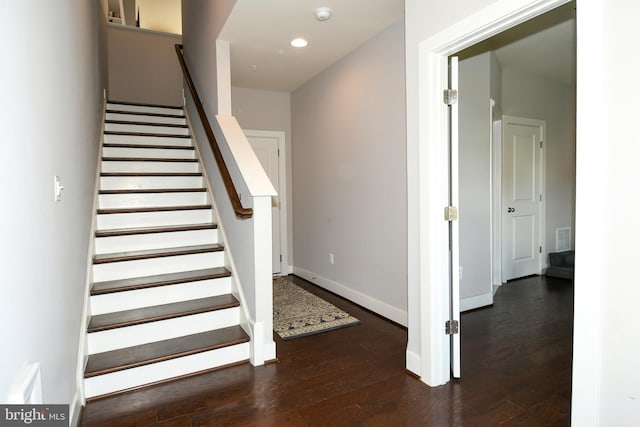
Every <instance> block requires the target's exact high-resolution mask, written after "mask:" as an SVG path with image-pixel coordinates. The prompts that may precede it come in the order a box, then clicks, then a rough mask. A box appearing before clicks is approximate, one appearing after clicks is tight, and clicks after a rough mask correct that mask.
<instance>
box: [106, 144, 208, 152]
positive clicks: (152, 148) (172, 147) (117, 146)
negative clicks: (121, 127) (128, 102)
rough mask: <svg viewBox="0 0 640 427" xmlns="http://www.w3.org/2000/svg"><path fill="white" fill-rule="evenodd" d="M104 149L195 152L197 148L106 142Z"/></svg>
mask: <svg viewBox="0 0 640 427" xmlns="http://www.w3.org/2000/svg"><path fill="white" fill-rule="evenodd" d="M102 146H103V147H107V148H146V149H150V150H187V151H194V150H195V148H194V147H193V146H185V145H162V144H159V145H155V144H153V145H152V144H123V143H113V142H105V143H104V144H102Z"/></svg>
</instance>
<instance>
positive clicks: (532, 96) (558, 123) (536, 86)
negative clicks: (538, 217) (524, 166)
mask: <svg viewBox="0 0 640 427" xmlns="http://www.w3.org/2000/svg"><path fill="white" fill-rule="evenodd" d="M573 96H574V92H573V88H572V86H571V85H567V84H562V83H558V82H553V81H550V80H546V79H544V78H541V77H539V76H537V75H534V74H530V73H527V72H523V71H521V70H515V69H513V68H510V67H506V68H503V69H502V111H503V113H504V114H507V115H510V116H520V117H527V118H531V119H540V120H546V122H547V140H546V141H545V144H546V146H545V150H546V152H545V163H546V168H545V173H546V176H545V179H546V185H545V197H546V235H545V239H544V242H543V243H544V245H543V246H544V248H543V249H544V251H543V255H544V258H543V262H544V264H546V263H547V258H548V257H547V254H548V253H549V252H554V251H555V230H556V228H558V227H571V231H572V236H573V234H574V233H575V227H574V224H573V210H574V199H575V112H574V110H573V108H574V101H573Z"/></svg>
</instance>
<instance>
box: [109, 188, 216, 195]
mask: <svg viewBox="0 0 640 427" xmlns="http://www.w3.org/2000/svg"><path fill="white" fill-rule="evenodd" d="M206 191H207V189H206V188H203V187H199V188H128V189H123V190H100V191H98V193H99V194H147V193H204V192H206Z"/></svg>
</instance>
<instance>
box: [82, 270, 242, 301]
mask: <svg viewBox="0 0 640 427" xmlns="http://www.w3.org/2000/svg"><path fill="white" fill-rule="evenodd" d="M230 276H231V272H230V271H229V270H227V269H226V268H225V267H215V268H207V269H203V270H192V271H183V272H180V273H168V274H158V275H154V276H146V277H135V278H131V279H120V280H109V281H105V282H96V283H94V284H93V286H92V287H91V295H104V294H110V293H115V292H124V291H133V290H137V289H147V288H155V287H159V286H168V285H177V284H180V283H187V282H199V281H201V280H211V279H220V278H223V277H230Z"/></svg>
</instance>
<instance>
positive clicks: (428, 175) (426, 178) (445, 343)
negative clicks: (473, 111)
mask: <svg viewBox="0 0 640 427" xmlns="http://www.w3.org/2000/svg"><path fill="white" fill-rule="evenodd" d="M568 2H569V1H568V0H540V1H535V2H530V3H527V7H522V5H520V6H517V5H514V4H512V3H510V2H498V3H495V4H494V6H495V7H486V8H484V9H482V11H481V12H479V13H477V14H475V15H473V16H472V17H470V18H473V19H467V20H462V21H460V22H458V23H457V24H455V25H453V26H450V27H448V28H446V29H445V30H443V31H442V32H440V33H437V34H435V35H433V36H431V37H429V38H428V39H426V40H424V41H422V42H420V43H419V44H418V85H419V87H420V88H422V89H421V92H420V94H419V99H418V110H419V111H421V114H420V117H419V118H418V134H417V138H416V144H417V148H416V147H415V146H413V142H411V144H412V145H411V146H409V147H408V149H410V150H413V151H417V153H418V157H417V159H416V161H415V164H414V163H410V167H409V168H408V174H409V175H413V174H416V176H417V182H416V183H415V184H416V185H415V188H416V189H417V191H415V192H413V193H412V194H413V195H414V196H415V197H416V198H417V202H416V203H417V205H418V206H420V211H419V212H418V213H417V215H416V218H415V221H413V220H414V218H410V231H411V230H412V228H413V224H418V225H417V230H419V231H420V235H419V236H418V245H417V247H418V248H419V250H420V251H424V253H425V254H426V256H424V257H422V258H421V259H420V262H419V263H417V264H416V265H415V267H414V268H413V270H412V271H410V274H412V275H414V277H415V280H414V281H412V282H411V283H410V288H409V292H410V294H411V293H413V292H415V293H416V294H417V295H420V298H421V299H420V303H419V304H418V306H417V307H416V308H417V311H414V308H413V307H410V310H409V311H410V313H409V322H410V330H411V327H413V326H415V325H418V326H419V328H418V330H417V334H419V340H418V341H417V343H418V345H419V353H414V351H415V350H414V346H413V345H412V343H411V342H410V345H409V349H408V350H407V368H408V369H409V370H411V371H413V372H416V373H418V374H419V375H421V377H422V380H423V381H424V382H426V383H427V384H430V385H433V386H435V385H439V384H444V383H446V382H448V381H449V379H450V360H451V354H450V351H451V349H450V337H449V336H448V335H446V334H445V333H444V332H443V328H442V325H443V324H445V323H446V322H447V320H448V319H449V318H450V315H451V313H450V311H449V309H448V307H449V300H450V293H449V291H448V290H447V289H446V288H445V287H443V286H442V284H443V283H448V282H449V280H448V279H449V274H450V271H451V270H452V267H451V265H449V263H448V258H447V256H446V254H447V250H446V248H447V247H448V245H449V241H448V233H447V230H448V227H447V224H446V223H444V222H443V221H442V207H443V206H446V204H447V203H446V201H447V196H448V195H447V189H446V188H442V187H443V186H442V182H447V178H446V177H447V173H448V168H447V167H446V164H447V158H448V148H447V145H448V143H447V137H448V135H447V131H446V127H447V120H446V115H447V108H446V106H445V105H443V102H442V90H443V88H446V87H447V83H448V82H447V73H446V70H447V58H448V56H449V55H453V54H455V53H457V52H460V51H462V50H464V49H465V48H467V47H469V46H473V45H474V44H477V43H478V42H479V41H482V40H485V39H487V38H489V37H491V36H492V35H494V34H498V33H500V32H501V31H505V30H507V29H510V28H513V27H515V26H517V25H518V24H520V23H522V22H525V21H527V20H530V19H531V18H534V17H536V16H539V15H541V14H543V13H545V12H547V11H550V10H553V9H555V8H557V7H558V6H561V5H563V4H565V3H568ZM414 167H415V169H414ZM423 170H424V171H426V172H425V173H424V174H418V171H423ZM410 243H412V242H410ZM412 248H413V246H411V244H410V249H412ZM411 255H412V254H410V256H411ZM456 267H457V266H456ZM454 269H455V268H454ZM413 283H415V284H416V288H415V289H414V287H413V286H414V285H413ZM421 292H422V293H421ZM420 313H428V316H421V315H420ZM415 322H417V323H415ZM411 335H412V336H415V335H414V334H411Z"/></svg>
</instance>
